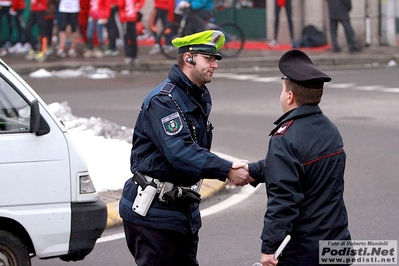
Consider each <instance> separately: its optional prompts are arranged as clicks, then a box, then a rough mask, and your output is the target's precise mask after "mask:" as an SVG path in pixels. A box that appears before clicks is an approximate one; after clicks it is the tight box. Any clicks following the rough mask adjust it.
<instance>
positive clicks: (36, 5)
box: [30, 0, 47, 11]
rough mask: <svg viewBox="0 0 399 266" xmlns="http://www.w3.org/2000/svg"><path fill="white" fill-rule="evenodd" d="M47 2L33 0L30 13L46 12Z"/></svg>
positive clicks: (44, 0)
mask: <svg viewBox="0 0 399 266" xmlns="http://www.w3.org/2000/svg"><path fill="white" fill-rule="evenodd" d="M46 9H47V0H31V1H30V11H46Z"/></svg>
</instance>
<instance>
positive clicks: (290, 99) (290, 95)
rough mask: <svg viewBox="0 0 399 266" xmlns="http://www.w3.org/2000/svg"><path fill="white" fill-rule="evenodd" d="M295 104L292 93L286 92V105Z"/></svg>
mask: <svg viewBox="0 0 399 266" xmlns="http://www.w3.org/2000/svg"><path fill="white" fill-rule="evenodd" d="M294 103H295V95H294V93H293V92H292V91H288V97H287V104H289V105H292V104H294Z"/></svg>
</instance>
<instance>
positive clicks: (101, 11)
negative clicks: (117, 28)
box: [89, 0, 111, 19]
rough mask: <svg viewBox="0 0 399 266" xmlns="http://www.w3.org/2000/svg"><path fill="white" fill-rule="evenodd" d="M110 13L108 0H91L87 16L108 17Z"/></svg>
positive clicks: (95, 17)
mask: <svg viewBox="0 0 399 266" xmlns="http://www.w3.org/2000/svg"><path fill="white" fill-rule="evenodd" d="M110 13H111V1H110V0H91V1H90V10H89V17H92V18H94V19H102V18H109V15H110Z"/></svg>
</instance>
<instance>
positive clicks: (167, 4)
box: [154, 0, 175, 21]
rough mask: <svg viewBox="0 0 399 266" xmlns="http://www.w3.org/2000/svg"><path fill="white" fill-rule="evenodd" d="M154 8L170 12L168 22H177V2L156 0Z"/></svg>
mask: <svg viewBox="0 0 399 266" xmlns="http://www.w3.org/2000/svg"><path fill="white" fill-rule="evenodd" d="M154 7H155V8H157V9H163V10H168V20H169V21H174V20H175V1H174V0H155V1H154Z"/></svg>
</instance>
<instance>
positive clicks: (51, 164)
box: [0, 59, 107, 266]
mask: <svg viewBox="0 0 399 266" xmlns="http://www.w3.org/2000/svg"><path fill="white" fill-rule="evenodd" d="M0 151H1V152H0V265H10V266H11V265H13V266H22V265H23V266H25V265H31V263H30V258H31V257H33V256H37V257H39V258H41V259H47V258H54V257H59V258H61V259H62V260H65V261H70V260H73V261H75V260H82V259H84V257H85V256H86V255H87V254H89V253H90V252H91V251H92V249H93V247H94V244H95V242H96V240H97V238H99V237H100V236H101V234H102V232H103V231H104V229H105V227H106V222H107V208H106V205H105V203H104V202H102V201H101V200H99V199H97V196H98V193H97V192H96V190H95V188H94V185H93V183H92V181H91V179H90V175H89V172H88V169H87V166H86V163H85V161H84V159H83V157H82V156H81V154H80V153H79V151H78V149H77V147H76V146H75V145H74V144H73V142H72V141H71V139H70V136H69V135H68V133H67V132H66V131H65V129H64V128H63V126H62V125H61V124H60V123H59V122H58V121H57V118H55V117H54V115H53V114H52V113H51V112H50V111H49V109H48V107H47V105H46V104H45V103H44V102H43V100H42V99H41V98H40V97H39V96H38V95H37V94H36V93H35V92H34V91H33V89H32V88H31V87H30V86H29V85H28V84H27V83H26V82H25V81H24V80H23V79H22V78H21V77H20V76H19V75H18V74H16V73H15V72H14V71H13V70H12V69H10V67H9V66H7V65H6V64H5V63H4V61H2V60H1V59H0Z"/></svg>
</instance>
